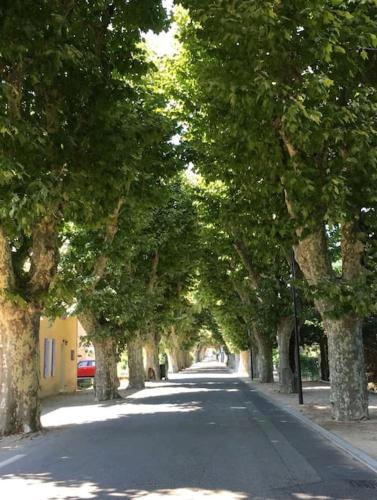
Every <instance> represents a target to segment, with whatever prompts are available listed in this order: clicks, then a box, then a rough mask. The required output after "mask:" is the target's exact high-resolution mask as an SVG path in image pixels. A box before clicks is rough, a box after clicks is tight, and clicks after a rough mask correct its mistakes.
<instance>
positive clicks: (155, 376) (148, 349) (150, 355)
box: [144, 332, 161, 380]
mask: <svg viewBox="0 0 377 500" xmlns="http://www.w3.org/2000/svg"><path fill="white" fill-rule="evenodd" d="M159 341H160V339H159V337H158V335H157V334H156V333H155V332H152V333H150V334H149V335H148V336H147V338H146V340H145V342H144V351H145V364H144V371H145V379H146V380H160V379H161V377H160V362H159V351H158V346H159Z"/></svg>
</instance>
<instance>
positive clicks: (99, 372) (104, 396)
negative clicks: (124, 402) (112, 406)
mask: <svg viewBox="0 0 377 500" xmlns="http://www.w3.org/2000/svg"><path fill="white" fill-rule="evenodd" d="M93 346H94V352H95V356H96V375H95V379H94V387H95V389H94V391H95V399H96V401H108V400H111V399H119V398H120V397H121V396H120V394H119V392H118V388H119V385H120V384H119V378H118V371H117V361H118V355H117V345H116V341H115V340H114V339H113V338H111V337H108V338H104V339H95V338H94V339H93Z"/></svg>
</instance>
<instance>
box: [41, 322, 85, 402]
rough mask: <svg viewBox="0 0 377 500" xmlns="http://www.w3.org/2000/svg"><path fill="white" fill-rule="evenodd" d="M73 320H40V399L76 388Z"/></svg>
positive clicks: (75, 331)
mask: <svg viewBox="0 0 377 500" xmlns="http://www.w3.org/2000/svg"><path fill="white" fill-rule="evenodd" d="M77 325H78V321H77V318H74V317H73V318H66V319H60V318H58V319H56V320H55V321H51V320H48V319H46V318H42V319H41V325H40V335H39V347H40V369H41V372H40V373H41V377H40V382H41V389H40V395H41V397H45V396H51V395H53V394H59V393H60V392H75V391H76V388H77V328H78V326H77Z"/></svg>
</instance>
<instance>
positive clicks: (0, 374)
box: [0, 301, 41, 435]
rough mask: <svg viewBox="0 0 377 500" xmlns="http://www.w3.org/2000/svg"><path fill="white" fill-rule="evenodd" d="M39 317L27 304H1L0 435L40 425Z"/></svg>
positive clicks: (34, 428) (29, 429) (28, 430)
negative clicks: (19, 305) (21, 305)
mask: <svg viewBox="0 0 377 500" xmlns="http://www.w3.org/2000/svg"><path fill="white" fill-rule="evenodd" d="M39 320H40V314H39V313H38V312H36V311H33V310H31V309H30V308H28V307H25V308H24V309H23V308H21V307H15V306H13V305H12V304H11V303H9V302H7V301H2V302H1V304H0V402H1V404H0V435H2V434H4V435H6V434H15V433H19V432H34V431H38V430H40V429H41V423H40V402H39V396H38V392H39V370H40V368H39Z"/></svg>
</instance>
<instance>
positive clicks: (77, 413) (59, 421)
mask: <svg viewBox="0 0 377 500" xmlns="http://www.w3.org/2000/svg"><path fill="white" fill-rule="evenodd" d="M197 410H200V406H199V405H198V403H197V402H196V401H191V402H189V403H183V404H174V403H165V404H138V405H133V404H131V403H127V401H124V402H123V403H118V404H114V405H106V406H101V405H99V404H97V405H90V406H74V407H63V408H59V409H57V410H53V411H51V412H50V413H48V414H46V415H44V416H43V417H42V424H43V426H44V427H47V428H53V427H60V426H65V425H73V424H77V425H78V424H88V423H91V422H103V421H106V420H113V419H117V418H121V417H127V416H129V415H150V414H157V413H187V412H190V411H197Z"/></svg>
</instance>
